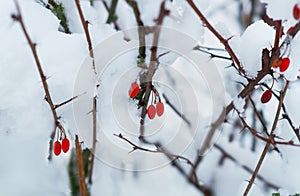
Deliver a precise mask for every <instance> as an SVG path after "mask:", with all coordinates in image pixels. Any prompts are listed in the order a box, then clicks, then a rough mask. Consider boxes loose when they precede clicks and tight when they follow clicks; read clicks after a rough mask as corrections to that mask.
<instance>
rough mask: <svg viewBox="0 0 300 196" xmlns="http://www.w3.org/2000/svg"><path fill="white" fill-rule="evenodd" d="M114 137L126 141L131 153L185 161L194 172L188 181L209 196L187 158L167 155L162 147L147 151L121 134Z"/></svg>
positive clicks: (207, 190)
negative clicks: (160, 155)
mask: <svg viewBox="0 0 300 196" xmlns="http://www.w3.org/2000/svg"><path fill="white" fill-rule="evenodd" d="M114 136H116V137H118V138H120V139H122V140H124V141H126V142H127V143H129V144H130V145H131V146H132V150H131V151H130V152H133V151H136V150H141V151H145V152H150V153H161V154H164V155H166V156H167V157H169V158H171V159H172V160H177V159H181V160H183V161H185V162H186V163H187V164H188V165H190V167H191V168H192V171H194V172H193V178H192V179H190V181H191V182H192V183H193V184H194V185H195V186H196V187H197V188H199V190H201V191H202V192H203V193H204V194H205V195H206V196H209V195H211V191H210V190H209V189H207V188H206V187H205V186H203V185H200V184H199V181H198V177H197V173H196V170H195V166H194V164H193V163H192V161H191V160H189V159H188V158H186V157H184V156H181V155H176V154H173V153H169V152H167V151H166V150H164V149H163V148H162V147H160V146H158V145H157V146H156V150H150V149H147V148H143V147H140V146H138V145H136V144H135V143H133V142H132V141H130V140H129V139H127V138H126V137H124V136H123V135H122V134H121V133H119V134H114ZM182 171H183V170H182Z"/></svg>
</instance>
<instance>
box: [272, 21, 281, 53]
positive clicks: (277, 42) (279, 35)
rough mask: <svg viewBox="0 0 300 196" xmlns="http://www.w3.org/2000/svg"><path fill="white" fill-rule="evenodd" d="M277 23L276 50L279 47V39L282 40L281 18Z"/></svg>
mask: <svg viewBox="0 0 300 196" xmlns="http://www.w3.org/2000/svg"><path fill="white" fill-rule="evenodd" d="M275 23H276V35H275V39H274V47H273V49H274V50H277V49H278V47H279V41H280V37H281V36H282V29H283V28H282V22H281V20H277V21H275Z"/></svg>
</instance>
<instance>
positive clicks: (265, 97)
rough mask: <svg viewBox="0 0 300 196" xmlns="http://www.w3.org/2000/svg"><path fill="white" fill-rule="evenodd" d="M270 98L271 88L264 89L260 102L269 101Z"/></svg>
mask: <svg viewBox="0 0 300 196" xmlns="http://www.w3.org/2000/svg"><path fill="white" fill-rule="evenodd" d="M271 98H272V91H271V90H266V91H265V92H264V93H263V94H262V96H261V99H260V100H261V102H262V103H267V102H269V101H270V99H271Z"/></svg>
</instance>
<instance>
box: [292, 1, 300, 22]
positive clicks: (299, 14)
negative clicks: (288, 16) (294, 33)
mask: <svg viewBox="0 0 300 196" xmlns="http://www.w3.org/2000/svg"><path fill="white" fill-rule="evenodd" d="M293 16H294V18H295V19H296V20H298V19H299V18H300V8H299V6H298V4H295V5H294V8H293Z"/></svg>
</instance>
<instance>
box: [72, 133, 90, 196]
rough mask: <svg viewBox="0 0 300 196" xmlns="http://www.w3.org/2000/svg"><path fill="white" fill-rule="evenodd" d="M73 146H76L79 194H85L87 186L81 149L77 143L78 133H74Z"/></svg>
mask: <svg viewBox="0 0 300 196" xmlns="http://www.w3.org/2000/svg"><path fill="white" fill-rule="evenodd" d="M75 147H76V157H77V167H78V179H79V187H80V195H81V196H87V188H86V183H85V174H84V165H83V160H82V150H81V146H80V143H79V139H78V135H75Z"/></svg>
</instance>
